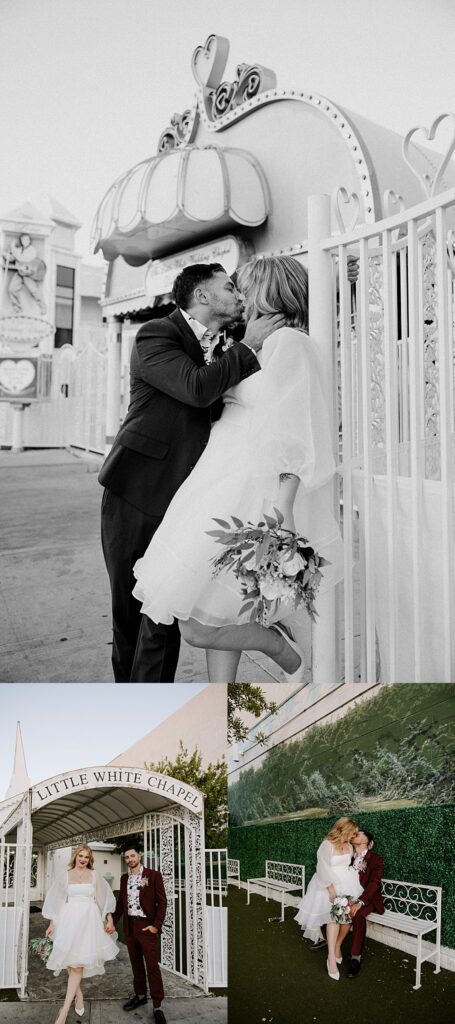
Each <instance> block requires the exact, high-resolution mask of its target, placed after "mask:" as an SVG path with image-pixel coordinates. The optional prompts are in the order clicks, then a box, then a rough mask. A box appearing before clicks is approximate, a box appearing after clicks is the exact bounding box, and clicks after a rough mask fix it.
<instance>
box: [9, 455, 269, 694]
mask: <svg viewBox="0 0 455 1024" xmlns="http://www.w3.org/2000/svg"><path fill="white" fill-rule="evenodd" d="M100 461H101V460H100V459H98V458H97V457H96V456H88V457H77V456H75V455H73V454H71V453H69V452H66V451H58V450H51V451H46V450H43V451H28V452H23V453H21V454H19V455H13V454H12V453H11V452H9V451H0V489H1V494H2V501H1V513H0V516H1V537H2V543H1V552H0V569H1V572H0V637H1V642H0V681H2V682H6V683H13V682H21V683H28V682H52V683H58V682H65V683H69V682H72V683H78V682H112V674H111V666H110V651H111V632H110V610H109V609H110V593H109V584H108V578H107V574H106V569H105V566H104V562H103V556H102V552H101V545H100V539H99V507H100V499H101V488H100V486H99V484H98V482H97V471H98V468H99V465H100ZM272 673H273V674H272ZM238 678H239V680H240V681H243V682H258V683H264V682H273V681H275V680H276V679H280V678H281V675H280V671H279V669H277V668H276V667H275V666H274V665H273V663H271V662H270V661H269V660H268V659H266V658H264V657H263V656H262V655H259V654H258V655H256V654H254V656H253V657H250V656H243V658H242V662H241V665H240V669H239V675H238ZM177 679H178V680H181V681H184V682H185V681H186V682H203V681H205V679H206V668H205V657H204V655H203V653H202V652H201V651H197V650H195V649H193V648H190V647H188V646H187V645H186V644H183V645H182V653H181V658H180V662H179V667H178V673H177Z"/></svg>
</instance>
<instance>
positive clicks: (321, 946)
mask: <svg viewBox="0 0 455 1024" xmlns="http://www.w3.org/2000/svg"><path fill="white" fill-rule="evenodd" d="M326 946H327V939H318V941H317V942H313V943H312V944H311V946H310V949H311V952H312V953H315V952H316V950H317V949H325V947H326Z"/></svg>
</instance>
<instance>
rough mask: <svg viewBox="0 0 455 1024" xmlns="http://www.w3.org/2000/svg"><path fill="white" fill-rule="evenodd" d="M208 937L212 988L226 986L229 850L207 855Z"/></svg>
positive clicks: (208, 959) (211, 852)
mask: <svg viewBox="0 0 455 1024" xmlns="http://www.w3.org/2000/svg"><path fill="white" fill-rule="evenodd" d="M205 894H206V910H205V915H206V937H207V961H208V979H209V985H211V986H212V987H213V988H226V986H227V971H228V966H227V941H228V920H227V913H228V912H227V906H226V899H227V850H226V849H220V850H206V851H205Z"/></svg>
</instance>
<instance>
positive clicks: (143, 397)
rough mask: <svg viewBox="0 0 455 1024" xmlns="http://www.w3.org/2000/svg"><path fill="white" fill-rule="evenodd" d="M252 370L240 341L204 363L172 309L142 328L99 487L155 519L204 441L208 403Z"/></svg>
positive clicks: (187, 329)
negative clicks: (124, 409)
mask: <svg viewBox="0 0 455 1024" xmlns="http://www.w3.org/2000/svg"><path fill="white" fill-rule="evenodd" d="M258 369H259V363H258V361H257V359H256V356H255V355H254V353H253V352H252V351H251V349H249V348H248V347H247V346H246V345H242V344H234V345H233V346H232V347H231V348H229V349H228V350H227V351H226V352H225V353H223V355H221V356H220V358H219V359H217V360H215V361H214V362H212V363H211V364H210V365H209V366H207V365H206V364H205V362H204V356H203V352H202V349H201V346H200V344H199V342H198V340H197V338H196V336H195V334H194V333H193V331H192V330H191V328H190V327H189V326H188V324H187V322H186V320H185V318H184V317H183V316H182V314H181V313H180V311H179V310H178V309H176V310H175V311H174V312H173V313H171V315H170V316H168V317H164V318H163V319H160V320H150V321H149V322H148V323H146V324H143V326H142V327H141V328H140V329H139V331H138V333H137V336H136V340H135V342H134V345H133V350H132V354H131V377H130V385H131V397H130V405H129V408H128V412H127V415H126V417H125V420H124V422H123V424H122V426H121V427H120V430H119V432H118V434H117V437H116V438H115V441H114V444H113V447H112V450H111V451H110V453H109V455H108V456H107V458H106V460H105V462H104V464H103V466H102V469H101V472H100V475H99V478H98V479H99V481H100V483H101V484H102V485H103V486H104V487H107V488H108V490H110V491H112V493H113V494H116V495H118V496H119V497H121V498H124V499H125V501H127V502H129V504H130V505H134V506H135V507H136V508H138V509H140V510H141V511H142V512H145V513H146V514H147V515H149V516H152V517H156V519H157V520H158V519H161V518H162V516H163V515H164V513H165V512H166V509H167V507H168V505H169V503H170V501H171V500H172V498H173V496H174V494H175V492H176V491H177V490H178V488H179V487H180V485H181V484H182V483H183V481H184V480H185V479H186V477H187V476H188V474H189V473H190V472H191V470H192V469H193V467H194V465H195V464H196V462H197V460H198V459H199V457H200V455H201V454H202V452H203V450H204V447H205V445H206V444H207V441H208V438H209V434H210V424H211V406H213V403H215V402H216V400H217V399H219V398H221V396H222V394H223V393H224V392H225V391H226V390H227V389H228V388H229V387H232V385H234V384H238V382H239V381H240V380H242V379H243V378H244V377H248V376H249V375H250V374H252V373H255V372H256V370H258Z"/></svg>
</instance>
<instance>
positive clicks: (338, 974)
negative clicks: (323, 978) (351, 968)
mask: <svg viewBox="0 0 455 1024" xmlns="http://www.w3.org/2000/svg"><path fill="white" fill-rule="evenodd" d="M327 974H328V976H329V978H332V979H333V981H339V980H340V972H339V971H336V973H335V974H331V973H330V971H329V961H328V960H327Z"/></svg>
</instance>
